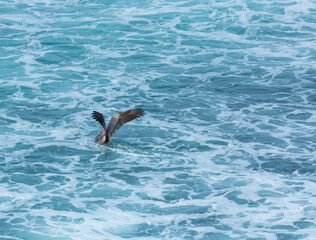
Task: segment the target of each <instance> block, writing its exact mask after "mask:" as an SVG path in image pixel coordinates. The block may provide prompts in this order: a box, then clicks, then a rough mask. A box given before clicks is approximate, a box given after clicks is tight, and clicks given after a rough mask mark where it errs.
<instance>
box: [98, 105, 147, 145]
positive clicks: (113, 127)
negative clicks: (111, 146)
mask: <svg viewBox="0 0 316 240" xmlns="http://www.w3.org/2000/svg"><path fill="white" fill-rule="evenodd" d="M144 113H145V112H144V111H143V110H142V109H140V108H137V109H132V110H127V111H125V112H119V113H116V114H114V115H113V116H112V118H111V120H110V122H109V126H108V127H107V128H106V124H105V120H104V117H103V115H102V113H99V112H97V111H93V112H92V117H93V119H94V120H96V121H97V122H99V123H100V124H101V126H102V129H101V131H100V133H99V134H98V136H96V137H95V139H94V141H95V142H97V143H99V144H107V143H109V142H111V139H112V137H113V136H114V134H115V133H116V132H117V130H119V128H120V127H122V126H123V125H124V124H125V123H128V122H130V121H132V120H134V119H136V118H140V117H141V116H143V115H144Z"/></svg>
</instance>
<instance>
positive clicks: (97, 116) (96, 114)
mask: <svg viewBox="0 0 316 240" xmlns="http://www.w3.org/2000/svg"><path fill="white" fill-rule="evenodd" d="M92 118H93V119H94V120H96V121H97V122H99V123H100V124H101V126H102V127H103V128H104V129H105V121H104V117H103V115H102V113H99V112H97V111H93V112H92Z"/></svg>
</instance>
